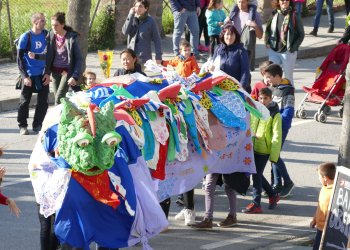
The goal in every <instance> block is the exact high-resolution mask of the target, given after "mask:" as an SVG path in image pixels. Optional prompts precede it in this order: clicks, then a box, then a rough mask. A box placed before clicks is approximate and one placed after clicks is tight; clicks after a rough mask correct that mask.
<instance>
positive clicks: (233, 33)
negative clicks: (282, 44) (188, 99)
mask: <svg viewBox="0 0 350 250" xmlns="http://www.w3.org/2000/svg"><path fill="white" fill-rule="evenodd" d="M240 37H241V36H240V34H239V33H238V31H237V30H236V28H235V26H234V25H233V24H231V23H228V24H225V25H224V27H223V29H222V31H221V33H220V44H219V45H218V46H217V47H216V49H215V51H214V55H213V58H212V62H213V65H211V66H210V67H209V68H210V70H215V68H216V67H217V68H218V69H220V70H222V71H224V72H225V73H226V74H228V75H230V76H232V77H234V78H236V79H237V80H238V81H239V82H240V83H241V85H242V87H243V88H244V89H245V90H246V91H247V92H249V93H250V92H251V87H250V82H249V81H250V72H249V58H248V53H247V51H246V49H245V48H244V47H243V44H242V43H241V40H240ZM217 59H219V61H220V65H215V64H216V61H217Z"/></svg>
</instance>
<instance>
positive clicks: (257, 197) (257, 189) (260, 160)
mask: <svg viewBox="0 0 350 250" xmlns="http://www.w3.org/2000/svg"><path fill="white" fill-rule="evenodd" d="M269 156H270V155H263V154H258V153H254V161H255V167H256V174H253V202H254V203H255V204H256V205H257V206H260V202H261V191H262V189H264V190H265V191H266V193H267V195H268V196H269V197H273V196H275V195H276V193H275V192H274V191H273V189H272V187H271V185H270V183H269V182H268V181H267V180H266V178H265V177H264V169H265V166H266V163H267V162H268V160H269Z"/></svg>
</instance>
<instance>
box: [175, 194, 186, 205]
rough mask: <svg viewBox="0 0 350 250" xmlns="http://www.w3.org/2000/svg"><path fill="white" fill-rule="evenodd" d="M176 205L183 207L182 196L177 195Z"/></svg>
mask: <svg viewBox="0 0 350 250" xmlns="http://www.w3.org/2000/svg"><path fill="white" fill-rule="evenodd" d="M176 204H177V205H179V206H180V207H183V206H184V205H185V202H184V197H183V195H179V196H178V197H177V200H176Z"/></svg>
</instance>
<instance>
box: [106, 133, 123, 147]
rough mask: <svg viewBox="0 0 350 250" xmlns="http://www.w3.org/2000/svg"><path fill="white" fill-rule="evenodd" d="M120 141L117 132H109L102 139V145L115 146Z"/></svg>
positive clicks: (120, 138)
mask: <svg viewBox="0 0 350 250" xmlns="http://www.w3.org/2000/svg"><path fill="white" fill-rule="evenodd" d="M121 141H122V137H121V136H120V134H118V133H117V132H114V131H113V132H109V133H107V134H105V135H104V136H103V138H102V143H106V144H107V145H108V146H116V145H118V144H119V143H120V142H121Z"/></svg>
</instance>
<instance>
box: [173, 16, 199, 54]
mask: <svg viewBox="0 0 350 250" xmlns="http://www.w3.org/2000/svg"><path fill="white" fill-rule="evenodd" d="M173 15H174V33H173V50H174V53H175V55H178V54H180V51H179V44H180V40H181V36H182V33H183V32H184V30H185V25H186V24H187V26H188V28H189V30H190V33H191V39H190V43H191V46H192V50H193V53H194V55H195V56H198V55H199V52H198V41H199V25H198V17H197V13H196V11H188V10H186V11H185V12H184V13H181V12H178V11H174V13H173Z"/></svg>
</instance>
